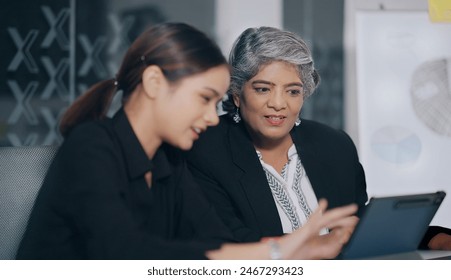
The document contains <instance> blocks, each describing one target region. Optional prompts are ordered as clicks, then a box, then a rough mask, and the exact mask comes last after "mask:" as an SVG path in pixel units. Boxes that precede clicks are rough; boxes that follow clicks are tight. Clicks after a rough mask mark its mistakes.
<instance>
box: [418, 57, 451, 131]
mask: <svg viewBox="0 0 451 280" xmlns="http://www.w3.org/2000/svg"><path fill="white" fill-rule="evenodd" d="M410 93H411V97H412V106H413V109H414V111H415V114H416V115H417V117H418V118H419V119H420V121H421V122H422V123H423V124H425V125H426V126H427V127H429V128H430V129H431V130H433V131H434V132H435V133H438V134H439V135H443V136H448V137H451V59H445V58H443V59H438V60H432V61H427V62H425V63H423V64H421V65H420V66H419V67H418V68H417V69H416V70H415V72H414V73H413V76H412V82H411V90H410Z"/></svg>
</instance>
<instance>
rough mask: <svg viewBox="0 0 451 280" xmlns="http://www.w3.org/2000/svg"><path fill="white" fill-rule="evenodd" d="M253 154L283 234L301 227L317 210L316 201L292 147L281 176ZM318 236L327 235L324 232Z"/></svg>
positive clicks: (294, 148) (293, 146)
mask: <svg viewBox="0 0 451 280" xmlns="http://www.w3.org/2000/svg"><path fill="white" fill-rule="evenodd" d="M256 152H257V155H258V158H259V159H260V163H261V164H262V166H263V169H264V171H265V173H266V179H267V180H268V184H269V187H270V188H271V192H272V195H273V198H274V201H275V202H276V205H277V211H278V212H279V217H280V220H281V223H282V228H283V232H284V233H291V232H293V231H294V230H296V229H298V228H299V227H301V226H302V225H303V224H304V223H305V222H306V221H307V219H308V217H309V216H310V215H311V214H312V212H313V211H314V210H315V209H316V208H317V207H318V200H317V198H316V195H315V192H314V191H313V188H312V185H311V183H310V180H309V179H308V177H307V174H306V173H305V170H304V166H303V165H302V162H301V159H300V158H299V156H298V153H297V151H296V147H295V145H294V144H293V145H292V146H291V147H290V149H289V150H288V162H287V163H286V164H285V166H284V167H283V170H282V174H279V173H278V172H277V171H276V170H275V169H274V167H272V166H271V165H269V164H267V163H265V162H264V160H263V158H262V155H261V153H260V152H259V151H256ZM321 233H327V230H323V231H322V232H321Z"/></svg>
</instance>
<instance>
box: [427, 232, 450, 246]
mask: <svg viewBox="0 0 451 280" xmlns="http://www.w3.org/2000/svg"><path fill="white" fill-rule="evenodd" d="M428 247H429V249H431V250H451V235H449V234H446V233H439V234H437V235H436V236H434V237H432V239H431V240H430V241H429V244H428Z"/></svg>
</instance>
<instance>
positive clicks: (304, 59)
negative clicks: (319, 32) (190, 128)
mask: <svg viewBox="0 0 451 280" xmlns="http://www.w3.org/2000/svg"><path fill="white" fill-rule="evenodd" d="M274 61H285V62H287V63H290V64H292V65H294V66H296V68H297V69H298V72H299V75H300V77H301V79H302V81H303V83H304V98H307V97H309V96H310V95H312V94H313V92H314V91H315V89H316V87H317V86H318V84H319V82H320V76H319V74H318V72H317V71H316V70H315V67H314V64H313V58H312V54H311V52H310V49H309V48H308V46H307V44H306V43H305V42H304V40H302V38H301V37H299V36H298V35H297V34H295V33H293V32H290V31H285V30H280V29H277V28H274V27H267V26H262V27H258V28H248V29H246V30H245V31H243V33H241V35H240V36H239V37H238V38H237V39H236V41H235V42H234V44H233V47H232V50H231V51H230V56H229V64H230V66H231V78H230V87H229V90H228V91H227V97H228V98H227V100H225V101H224V102H223V103H222V107H223V110H224V111H225V112H227V113H228V114H229V116H233V114H234V113H235V112H236V106H235V103H234V102H233V95H240V94H241V92H242V90H243V86H244V84H245V83H246V82H247V81H249V80H250V79H252V77H254V76H255V75H257V74H258V71H260V69H261V67H262V66H264V65H267V64H269V63H271V62H274Z"/></svg>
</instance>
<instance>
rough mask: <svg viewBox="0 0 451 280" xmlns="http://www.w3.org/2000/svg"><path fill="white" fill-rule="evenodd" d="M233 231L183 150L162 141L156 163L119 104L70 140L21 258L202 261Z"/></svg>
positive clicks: (54, 170) (48, 178)
mask: <svg viewBox="0 0 451 280" xmlns="http://www.w3.org/2000/svg"><path fill="white" fill-rule="evenodd" d="M149 170H152V187H151V188H150V189H149V188H148V187H147V183H146V182H145V179H144V174H145V173H146V172H147V171H149ZM228 232H229V231H228V229H227V228H226V227H225V226H224V224H223V223H222V222H221V220H220V218H219V217H218V216H217V215H216V213H215V211H214V209H213V207H211V204H210V203H209V202H208V200H207V199H206V198H205V196H204V195H203V193H202V191H201V190H200V189H199V187H198V186H197V184H196V183H195V182H194V180H193V178H192V176H191V173H190V172H189V171H188V168H187V166H186V162H185V161H184V159H183V158H182V157H181V154H180V152H179V151H177V150H175V149H173V148H171V147H169V146H167V145H163V146H162V147H160V149H159V150H158V151H157V153H156V154H155V156H154V157H153V159H152V161H150V160H149V158H148V157H147V155H146V154H145V152H144V149H143V147H142V146H141V144H140V143H139V141H138V138H137V137H136V135H135V134H134V132H133V129H132V127H131V125H130V123H129V122H128V119H127V117H126V115H125V113H124V112H123V111H122V110H120V111H119V112H118V113H117V114H116V116H115V117H114V118H113V119H106V120H102V121H99V122H89V123H86V124H82V125H80V126H78V127H77V128H75V129H74V131H72V132H71V134H70V135H69V137H68V138H67V139H66V140H65V141H64V143H63V145H62V146H61V148H60V149H59V151H58V154H57V155H56V157H55V160H54V161H53V163H52V165H51V166H50V168H49V171H48V173H47V176H46V179H45V181H44V183H43V186H42V188H41V189H40V192H39V194H38V197H37V199H36V202H35V205H34V208H33V211H32V213H31V217H30V220H29V223H28V226H27V229H26V232H25V234H24V237H23V239H22V242H21V244H20V248H19V251H18V254H17V258H19V259H203V258H205V251H206V250H209V249H213V248H218V247H219V245H220V243H222V242H223V241H225V240H230V239H231V234H228Z"/></svg>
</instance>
